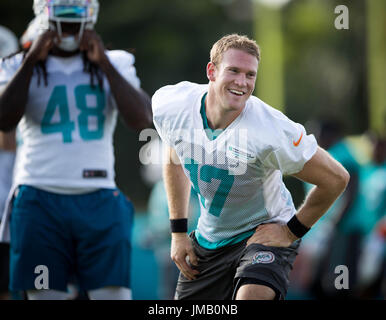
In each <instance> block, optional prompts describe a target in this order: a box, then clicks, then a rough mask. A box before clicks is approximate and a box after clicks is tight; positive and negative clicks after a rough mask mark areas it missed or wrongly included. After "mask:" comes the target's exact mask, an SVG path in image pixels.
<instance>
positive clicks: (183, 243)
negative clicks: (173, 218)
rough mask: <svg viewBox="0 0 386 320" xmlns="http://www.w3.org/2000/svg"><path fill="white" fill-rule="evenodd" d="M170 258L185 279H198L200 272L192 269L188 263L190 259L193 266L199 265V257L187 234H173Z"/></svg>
mask: <svg viewBox="0 0 386 320" xmlns="http://www.w3.org/2000/svg"><path fill="white" fill-rule="evenodd" d="M170 257H171V258H172V260H173V261H174V263H175V264H176V265H177V267H178V269H179V270H180V271H181V272H182V274H183V275H184V276H185V278H187V279H189V280H194V279H195V278H196V275H197V274H198V273H199V272H198V271H197V270H194V269H192V268H191V266H189V264H188V263H187V261H186V258H187V257H188V258H189V263H190V264H191V265H193V266H196V265H197V256H196V255H195V253H194V250H193V246H192V242H191V240H190V238H189V236H188V235H187V234H186V233H172V245H171V251H170Z"/></svg>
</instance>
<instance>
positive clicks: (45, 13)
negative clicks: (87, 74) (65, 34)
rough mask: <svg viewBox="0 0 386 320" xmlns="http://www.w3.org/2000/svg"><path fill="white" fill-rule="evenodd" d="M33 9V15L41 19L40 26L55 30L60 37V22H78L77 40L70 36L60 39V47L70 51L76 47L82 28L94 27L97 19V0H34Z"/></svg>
mask: <svg viewBox="0 0 386 320" xmlns="http://www.w3.org/2000/svg"><path fill="white" fill-rule="evenodd" d="M33 10H34V13H35V16H36V17H39V18H40V19H41V22H40V23H41V28H42V29H49V28H50V29H53V30H56V31H57V32H58V34H59V37H60V38H62V28H61V22H68V23H80V32H79V36H78V41H75V40H74V39H70V38H71V37H69V39H62V41H61V45H62V46H63V48H62V49H64V50H66V51H72V50H73V49H76V48H75V47H76V45H75V42H79V40H80V38H81V37H82V34H83V31H84V29H93V28H94V25H95V24H96V22H97V19H98V12H99V2H98V0H34V4H33ZM63 40H64V41H63ZM70 43H71V44H72V45H71V44H70ZM78 44H79V43H78ZM59 47H60V45H59ZM68 49H70V50H68Z"/></svg>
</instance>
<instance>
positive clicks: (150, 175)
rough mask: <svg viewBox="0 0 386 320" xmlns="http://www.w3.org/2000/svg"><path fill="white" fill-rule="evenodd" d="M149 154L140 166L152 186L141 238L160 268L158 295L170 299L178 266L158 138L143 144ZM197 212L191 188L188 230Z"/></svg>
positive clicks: (196, 202) (196, 199)
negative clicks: (173, 253) (172, 246)
mask: <svg viewBox="0 0 386 320" xmlns="http://www.w3.org/2000/svg"><path fill="white" fill-rule="evenodd" d="M146 148H147V149H149V150H148V151H147V150H146V151H144V152H149V154H151V156H152V157H154V158H153V159H152V163H151V164H147V165H144V166H142V168H141V174H142V177H143V179H144V181H145V182H146V183H147V185H148V186H150V187H151V192H150V196H149V201H148V208H147V214H148V216H147V221H148V222H147V224H146V234H145V235H144V237H143V239H142V240H143V245H144V246H146V247H150V248H151V249H153V250H154V254H155V257H156V259H157V262H158V266H159V270H160V281H159V284H158V295H159V297H160V299H164V300H165V299H166V300H169V299H173V298H174V293H175V290H176V285H177V279H178V268H177V267H176V265H175V264H174V262H173V261H172V260H171V259H170V242H171V235H170V223H169V220H168V217H169V208H168V199H167V196H166V190H165V184H164V180H163V177H162V161H163V148H164V147H163V144H162V141H161V139H160V138H159V137H158V138H157V139H154V140H152V141H151V142H149V144H148V145H147V146H146ZM199 214H200V207H199V203H198V198H197V194H196V192H195V191H194V189H193V188H192V190H191V196H190V201H189V209H188V216H189V225H188V231H189V232H190V231H192V230H194V229H195V228H196V226H197V220H198V218H199Z"/></svg>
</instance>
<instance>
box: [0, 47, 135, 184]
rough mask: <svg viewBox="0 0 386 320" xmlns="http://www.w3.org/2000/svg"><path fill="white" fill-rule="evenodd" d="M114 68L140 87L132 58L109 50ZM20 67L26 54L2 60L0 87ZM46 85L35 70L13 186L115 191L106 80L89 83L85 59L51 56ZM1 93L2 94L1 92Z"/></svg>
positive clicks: (113, 111) (112, 109)
mask: <svg viewBox="0 0 386 320" xmlns="http://www.w3.org/2000/svg"><path fill="white" fill-rule="evenodd" d="M106 54H107V56H108V57H109V59H110V61H111V63H112V64H113V65H114V66H115V68H116V69H117V70H118V71H119V72H120V73H121V74H122V76H123V77H124V78H125V79H126V80H127V81H129V82H130V83H131V85H133V86H134V87H135V88H139V86H140V82H139V79H138V77H137V76H136V70H135V68H134V65H133V64H134V56H133V55H131V54H129V53H127V52H124V51H118V50H116V51H107V52H106ZM21 63H22V54H18V55H16V56H14V57H12V58H10V59H6V60H4V61H2V63H1V68H0V85H5V84H6V83H7V82H8V81H9V80H11V78H12V77H13V75H14V73H15V72H16V71H17V69H18V68H19V66H20V64H21ZM46 70H47V83H46V84H45V81H44V77H43V74H40V77H39V76H38V72H37V69H36V68H35V69H34V74H33V76H32V79H31V83H30V87H29V93H28V100H27V104H26V109H25V114H24V116H23V117H22V119H21V121H20V122H19V125H18V133H19V135H20V141H21V143H20V145H19V147H18V157H17V159H18V160H17V163H16V167H15V178H14V184H16V185H20V184H27V185H32V186H36V187H46V188H51V187H52V188H54V187H59V188H63V189H66V188H67V189H70V190H76V189H79V190H80V189H90V188H114V187H115V181H114V151H113V133H114V129H115V125H116V119H117V108H116V105H115V101H114V97H113V95H112V92H111V89H110V87H109V84H108V81H107V79H106V77H104V76H103V88H100V87H99V86H98V80H97V78H96V77H94V86H92V85H91V83H90V74H89V73H88V72H85V71H84V66H83V60H82V57H81V55H80V54H79V55H76V56H74V57H70V58H59V57H54V56H51V55H50V56H48V58H47V61H46ZM0 90H1V89H0Z"/></svg>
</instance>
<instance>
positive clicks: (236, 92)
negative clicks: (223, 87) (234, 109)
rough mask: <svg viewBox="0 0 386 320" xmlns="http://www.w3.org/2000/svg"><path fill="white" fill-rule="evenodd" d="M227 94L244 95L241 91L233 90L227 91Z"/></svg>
mask: <svg viewBox="0 0 386 320" xmlns="http://www.w3.org/2000/svg"><path fill="white" fill-rule="evenodd" d="M229 92H231V93H233V94H235V95H238V96H242V95H243V94H244V92H243V91H239V90H235V89H229Z"/></svg>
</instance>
